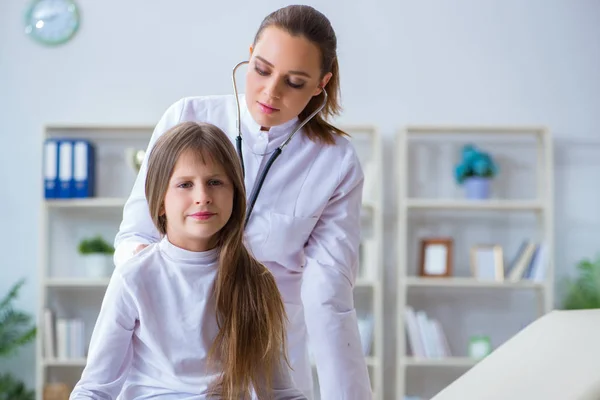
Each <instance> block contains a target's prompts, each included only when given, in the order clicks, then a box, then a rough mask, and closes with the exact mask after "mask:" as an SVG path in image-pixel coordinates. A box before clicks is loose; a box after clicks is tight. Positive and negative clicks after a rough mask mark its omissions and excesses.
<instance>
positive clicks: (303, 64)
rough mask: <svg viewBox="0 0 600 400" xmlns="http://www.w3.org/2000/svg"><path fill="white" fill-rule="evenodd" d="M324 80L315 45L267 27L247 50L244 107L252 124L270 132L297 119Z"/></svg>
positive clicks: (300, 37) (319, 56)
mask: <svg viewBox="0 0 600 400" xmlns="http://www.w3.org/2000/svg"><path fill="white" fill-rule="evenodd" d="M328 79H329V77H328V76H327V77H326V79H322V77H321V53H320V50H319V48H318V47H317V46H316V45H314V44H313V43H311V42H310V41H308V40H307V39H306V38H304V37H303V36H291V35H290V34H289V33H287V32H286V31H284V30H282V29H280V28H277V27H274V26H271V27H268V28H266V29H265V30H264V31H263V32H262V34H261V35H260V38H259V40H258V41H257V43H256V46H255V47H254V48H252V49H251V55H250V64H249V66H248V73H247V76H246V103H247V105H248V109H249V110H250V113H251V114H252V117H253V118H254V120H255V121H256V122H257V123H258V124H260V125H261V126H262V127H264V128H270V127H272V126H276V125H280V124H283V123H285V122H287V121H289V120H291V119H292V118H295V117H297V116H298V115H299V114H300V112H302V110H303V109H304V107H306V105H307V104H308V102H309V101H310V99H311V98H312V96H316V95H318V94H320V93H321V89H320V85H322V84H326V83H327V80H328Z"/></svg>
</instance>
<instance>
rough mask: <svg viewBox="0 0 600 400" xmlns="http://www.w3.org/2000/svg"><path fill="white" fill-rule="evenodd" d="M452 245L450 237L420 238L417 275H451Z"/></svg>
mask: <svg viewBox="0 0 600 400" xmlns="http://www.w3.org/2000/svg"><path fill="white" fill-rule="evenodd" d="M453 247H454V246H453V240H452V239H451V238H430V239H422V240H421V264H420V270H419V275H421V276H427V277H447V276H450V275H452V259H453V256H452V250H453Z"/></svg>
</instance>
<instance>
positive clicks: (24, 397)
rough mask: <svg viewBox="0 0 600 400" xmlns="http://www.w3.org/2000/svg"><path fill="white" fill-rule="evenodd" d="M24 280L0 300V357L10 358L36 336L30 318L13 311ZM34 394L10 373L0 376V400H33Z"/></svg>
mask: <svg viewBox="0 0 600 400" xmlns="http://www.w3.org/2000/svg"><path fill="white" fill-rule="evenodd" d="M24 282H25V281H24V280H21V281H19V282H17V283H16V284H15V285H14V286H13V287H12V288H11V290H10V291H9V292H8V294H7V295H6V296H4V298H3V299H1V300H0V357H3V358H4V357H10V356H13V355H15V354H16V353H17V350H18V349H19V348H20V347H21V346H23V345H26V344H28V343H29V342H31V341H32V340H33V339H34V338H35V335H36V327H35V326H34V325H32V317H31V316H30V315H29V314H26V313H24V312H22V311H18V310H15V308H14V306H13V304H12V303H13V300H15V299H16V298H17V296H18V294H19V290H20V289H21V286H23V284H24ZM34 399H35V392H34V391H33V390H29V389H27V387H26V386H25V384H24V383H23V382H22V381H21V380H19V379H17V378H16V377H15V376H13V375H12V374H11V373H4V374H0V400H34Z"/></svg>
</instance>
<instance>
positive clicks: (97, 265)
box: [79, 235, 115, 278]
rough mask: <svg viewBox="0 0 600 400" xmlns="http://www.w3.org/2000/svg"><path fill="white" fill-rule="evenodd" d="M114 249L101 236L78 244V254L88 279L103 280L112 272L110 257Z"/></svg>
mask: <svg viewBox="0 0 600 400" xmlns="http://www.w3.org/2000/svg"><path fill="white" fill-rule="evenodd" d="M114 252H115V249H114V247H113V246H111V245H110V244H108V242H106V241H105V240H104V239H103V238H102V236H100V235H98V236H95V237H93V238H90V239H84V240H82V241H81V243H80V244H79V253H80V254H81V255H82V256H83V259H84V260H85V269H86V272H87V275H88V277H90V278H105V277H107V276H110V274H111V271H112V255H113V254H114Z"/></svg>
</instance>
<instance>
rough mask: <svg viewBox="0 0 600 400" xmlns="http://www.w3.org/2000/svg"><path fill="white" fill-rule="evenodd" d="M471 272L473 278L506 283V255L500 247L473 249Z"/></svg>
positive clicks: (474, 247) (477, 246) (487, 246)
mask: <svg viewBox="0 0 600 400" xmlns="http://www.w3.org/2000/svg"><path fill="white" fill-rule="evenodd" d="M470 258H471V272H472V274H473V277H474V278H476V279H479V280H486V281H496V282H503V281H504V254H503V251H502V246H499V245H487V244H486V245H475V246H473V247H471V257H470Z"/></svg>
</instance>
